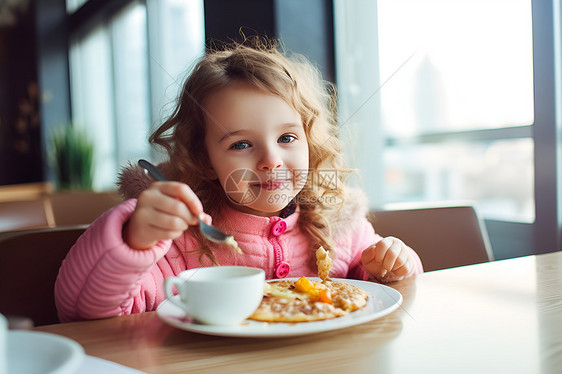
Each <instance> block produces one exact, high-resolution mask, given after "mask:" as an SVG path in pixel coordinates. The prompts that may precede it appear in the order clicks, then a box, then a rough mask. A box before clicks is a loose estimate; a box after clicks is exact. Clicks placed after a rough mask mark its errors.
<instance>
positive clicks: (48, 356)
mask: <svg viewBox="0 0 562 374" xmlns="http://www.w3.org/2000/svg"><path fill="white" fill-rule="evenodd" d="M6 347H7V348H8V356H7V357H8V373H25V374H35V373H41V374H46V373H49V374H55V373H56V374H63V373H64V374H66V373H76V371H77V370H78V368H79V367H80V365H81V363H82V360H83V359H84V349H83V348H82V346H81V345H80V344H78V343H77V342H75V341H74V340H71V339H69V338H65V337H64V336H60V335H55V334H49V333H46V332H39V331H25V330H11V331H8V341H7V344H6Z"/></svg>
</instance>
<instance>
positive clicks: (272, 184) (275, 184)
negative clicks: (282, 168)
mask: <svg viewBox="0 0 562 374" xmlns="http://www.w3.org/2000/svg"><path fill="white" fill-rule="evenodd" d="M285 183H287V181H286V180H271V181H267V182H264V183H254V184H252V185H251V186H252V187H259V188H261V189H264V190H267V191H272V190H278V189H280V188H281V187H282V186H283V185H284V184H285Z"/></svg>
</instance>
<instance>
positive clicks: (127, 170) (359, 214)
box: [117, 162, 369, 235]
mask: <svg viewBox="0 0 562 374" xmlns="http://www.w3.org/2000/svg"><path fill="white" fill-rule="evenodd" d="M156 167H157V168H158V170H160V172H161V173H162V174H163V175H164V176H165V177H166V178H168V179H170V180H176V178H175V173H174V168H173V167H171V165H170V163H169V162H163V163H160V164H158V165H157V166H156ZM153 181H154V180H153V179H152V177H151V176H150V175H148V174H147V173H146V172H145V170H144V169H143V168H142V167H141V166H139V165H136V164H132V163H131V162H129V163H128V164H127V165H126V166H125V167H123V169H122V170H121V172H120V173H119V177H118V181H117V185H118V187H119V193H120V194H121V195H122V196H123V198H124V199H125V200H127V199H131V198H138V196H139V195H140V193H141V192H142V191H144V190H145V189H147V188H148V187H149V186H150V184H151V183H152V182H153ZM344 199H345V200H344V204H343V206H342V207H341V209H340V210H339V211H338V214H337V215H336V216H335V217H334V219H333V220H330V221H331V226H332V230H333V231H334V234H336V235H337V234H338V233H339V232H340V231H342V230H343V229H344V228H349V227H351V226H352V225H353V223H354V222H356V220H357V219H359V218H363V217H366V216H367V214H368V212H369V202H368V199H367V196H366V195H365V193H364V192H363V191H362V190H360V189H356V188H350V187H347V188H346V189H345V192H344Z"/></svg>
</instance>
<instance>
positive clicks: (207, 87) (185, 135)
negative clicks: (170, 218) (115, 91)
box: [150, 39, 349, 263]
mask: <svg viewBox="0 0 562 374" xmlns="http://www.w3.org/2000/svg"><path fill="white" fill-rule="evenodd" d="M278 48H279V44H278V43H277V42H276V41H273V40H264V39H252V40H246V41H245V42H244V43H236V44H231V45H227V46H226V47H225V48H223V49H215V50H213V51H210V52H209V53H208V54H207V55H206V56H204V57H203V58H202V59H201V60H200V61H199V62H198V63H197V64H196V65H195V67H194V69H193V71H192V73H191V75H190V76H189V78H188V79H187V80H186V82H185V84H184V85H183V88H182V91H181V94H180V97H179V99H178V103H177V106H176V108H175V110H174V112H173V113H172V115H171V116H170V117H169V119H168V120H167V121H166V122H164V123H163V124H162V125H161V126H160V127H159V128H158V129H157V130H156V131H155V132H154V133H153V134H152V135H151V137H150V142H151V143H152V144H153V145H160V146H162V147H164V148H165V149H166V150H167V152H168V155H169V158H170V161H171V164H172V165H174V167H175V168H176V175H174V176H173V177H174V179H176V180H179V181H182V182H184V183H186V184H188V185H189V186H190V187H191V188H192V189H193V191H194V192H195V193H196V194H197V195H198V196H199V199H200V200H201V202H202V203H203V207H204V209H205V211H206V212H207V213H209V214H210V215H213V214H215V213H217V212H219V211H220V208H221V207H222V206H223V204H226V203H227V196H226V193H225V192H224V190H223V189H222V187H221V185H220V183H219V182H218V180H216V179H215V178H213V175H212V173H209V170H210V169H211V165H210V162H209V158H208V156H207V151H206V149H205V145H204V144H205V142H204V138H205V108H204V107H203V103H205V101H206V99H207V98H208V97H209V96H210V95H212V94H213V93H215V92H217V91H219V90H221V89H223V88H225V87H227V86H228V85H230V84H232V83H233V82H239V81H243V82H246V83H249V84H250V85H252V86H254V87H256V88H258V89H260V90H263V91H265V92H267V93H269V94H271V95H274V96H277V97H279V98H281V99H282V100H284V101H285V102H286V103H288V104H289V105H290V106H291V107H292V108H294V109H295V110H296V111H297V112H298V113H299V114H300V116H301V119H302V122H303V126H304V131H305V133H306V137H307V140H308V148H309V173H308V179H307V181H306V184H305V186H304V187H303V189H302V190H301V192H300V193H299V194H298V195H297V196H296V197H295V199H294V201H295V203H296V204H297V205H298V207H299V209H300V216H299V225H300V227H301V229H302V230H303V231H304V232H305V233H306V234H307V235H308V236H309V243H310V248H311V253H314V251H315V250H316V249H317V248H318V247H319V246H323V247H324V248H325V249H326V250H331V251H332V253H333V249H334V244H333V239H332V236H331V228H330V220H331V218H332V217H333V216H334V215H336V214H337V212H338V209H339V208H340V207H341V205H342V203H343V187H344V181H345V179H346V175H347V172H349V170H348V169H345V168H344V167H343V161H342V154H341V144H340V141H339V139H338V137H337V126H336V120H335V88H334V86H333V85H332V84H330V83H327V82H325V81H323V80H322V78H321V76H320V74H319V72H318V70H317V69H316V68H315V67H314V66H313V65H312V64H311V63H310V62H308V61H307V60H306V59H305V58H304V57H302V56H297V55H294V56H291V57H288V56H286V54H285V53H282V52H280V51H279V49H278ZM324 172H326V173H329V175H330V177H327V176H326V175H322V174H323V173H324ZM192 233H193V234H194V235H196V237H197V238H198V240H199V242H200V243H201V248H202V251H203V254H205V255H207V256H208V257H209V258H210V259H211V260H212V261H213V262H214V263H216V261H215V259H214V256H213V255H212V253H211V251H210V249H209V247H208V245H206V244H205V241H204V240H203V239H202V238H201V237H200V235H199V233H198V232H197V230H192ZM332 256H333V254H332Z"/></svg>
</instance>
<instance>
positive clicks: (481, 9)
mask: <svg viewBox="0 0 562 374" xmlns="http://www.w3.org/2000/svg"><path fill="white" fill-rule="evenodd" d="M334 6H335V11H334V14H335V22H336V26H335V32H336V58H337V64H336V65H337V82H338V89H339V96H340V101H339V116H340V118H339V119H340V121H339V122H340V127H341V134H342V138H343V139H344V142H345V144H346V152H347V153H348V154H349V160H348V161H349V162H350V163H351V164H352V165H353V166H356V167H358V168H359V169H360V171H361V173H362V174H363V179H362V180H361V181H360V183H361V184H362V187H363V188H365V190H366V191H367V192H368V193H369V198H370V201H371V204H372V205H373V206H377V207H382V206H384V205H386V204H390V203H402V202H423V201H426V202H430V201H448V200H456V201H459V200H462V201H467V200H468V201H472V202H474V203H475V204H476V207H477V209H478V210H479V212H480V213H481V215H483V216H484V217H485V218H490V219H498V220H505V221H517V222H528V223H532V222H533V221H534V219H535V206H534V159H533V157H534V152H533V147H534V142H533V138H532V125H533V122H534V107H533V46H532V17H531V1H530V0H509V1H508V0H378V1H376V2H370V1H366V0H358V1H354V2H347V1H343V0H336V1H335V4H334ZM372 19H376V20H377V22H372ZM367 61H368V63H367Z"/></svg>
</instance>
